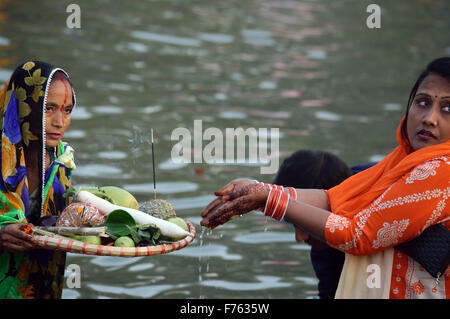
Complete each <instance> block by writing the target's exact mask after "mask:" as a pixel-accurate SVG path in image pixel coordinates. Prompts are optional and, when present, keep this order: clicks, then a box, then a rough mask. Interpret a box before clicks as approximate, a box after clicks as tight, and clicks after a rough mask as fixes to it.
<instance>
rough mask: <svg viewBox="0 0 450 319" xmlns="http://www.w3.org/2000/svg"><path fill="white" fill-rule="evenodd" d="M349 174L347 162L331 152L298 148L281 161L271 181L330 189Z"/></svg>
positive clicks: (283, 184)
mask: <svg viewBox="0 0 450 319" xmlns="http://www.w3.org/2000/svg"><path fill="white" fill-rule="evenodd" d="M351 175H352V172H351V170H350V168H349V167H348V166H347V164H345V162H344V161H342V160H341V159H340V158H339V157H337V156H335V155H333V154H331V153H328V152H323V151H313V150H299V151H297V152H295V153H293V154H292V155H291V156H289V157H288V158H286V159H285V160H284V161H283V163H282V164H281V166H280V169H279V170H278V173H277V176H276V177H275V180H274V182H273V183H274V184H277V185H282V186H285V187H289V186H290V187H294V188H317V189H330V188H332V187H334V186H336V185H338V184H340V183H341V182H342V181H344V180H345V179H346V178H348V177H350V176H351Z"/></svg>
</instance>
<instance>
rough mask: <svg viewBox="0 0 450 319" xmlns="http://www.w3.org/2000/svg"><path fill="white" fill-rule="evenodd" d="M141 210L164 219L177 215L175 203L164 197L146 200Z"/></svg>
mask: <svg viewBox="0 0 450 319" xmlns="http://www.w3.org/2000/svg"><path fill="white" fill-rule="evenodd" d="M141 210H142V211H144V212H146V213H147V214H149V215H151V216H153V217H157V218H160V219H164V220H167V219H169V218H172V217H177V215H176V213H175V208H174V207H173V205H172V204H171V203H169V202H168V201H166V200H164V199H153V200H150V201H148V202H145V203H144V204H143V205H142V207H141Z"/></svg>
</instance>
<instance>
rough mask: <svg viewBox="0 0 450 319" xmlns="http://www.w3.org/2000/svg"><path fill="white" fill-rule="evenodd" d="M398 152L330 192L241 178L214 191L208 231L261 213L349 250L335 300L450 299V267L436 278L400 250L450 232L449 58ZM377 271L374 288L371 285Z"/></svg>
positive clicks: (421, 88)
mask: <svg viewBox="0 0 450 319" xmlns="http://www.w3.org/2000/svg"><path fill="white" fill-rule="evenodd" d="M397 143H398V146H397V147H396V148H395V149H394V150H393V151H392V152H391V153H390V154H388V155H387V156H386V157H385V158H384V159H383V160H382V161H380V162H379V163H378V164H376V165H374V166H372V167H370V168H368V169H366V170H364V171H362V172H360V173H358V174H355V175H353V176H351V177H349V178H347V179H346V180H345V181H344V182H342V183H341V184H339V185H337V186H335V187H333V188H331V189H329V190H323V189H294V188H283V187H281V186H277V185H267V184H264V183H259V182H255V181H252V180H236V181H232V182H230V183H229V184H227V185H225V186H224V187H223V188H221V189H220V190H218V191H216V192H215V195H216V196H218V198H216V199H215V200H214V201H212V202H211V203H210V204H209V205H208V206H207V207H205V209H204V210H203V211H202V214H201V215H202V217H203V219H202V221H201V225H202V226H207V227H210V228H215V227H217V226H219V225H221V224H224V223H226V222H227V221H229V220H230V219H232V218H234V216H236V215H241V214H245V213H247V212H250V211H253V210H256V209H259V210H262V211H264V213H265V215H266V216H271V217H272V218H274V219H276V220H286V221H288V222H290V223H292V224H295V225H296V226H297V227H299V228H300V229H301V230H302V231H303V232H306V233H307V234H308V235H310V236H313V237H314V238H316V239H318V240H320V241H322V242H325V243H327V244H328V245H329V246H331V247H334V248H337V249H339V250H341V251H343V252H345V253H346V254H345V262H344V267H343V270H342V273H341V278H340V281H339V285H338V289H337V292H336V296H335V297H336V298H393V299H403V298H440V299H443V298H450V267H449V266H448V265H447V266H446V267H445V269H446V270H445V271H444V273H440V274H439V276H438V277H437V278H434V277H432V276H431V275H430V273H428V272H427V271H426V270H425V269H424V268H423V267H422V266H421V264H419V263H418V262H417V261H416V260H414V259H413V258H412V257H410V256H408V255H407V254H405V253H403V252H401V251H400V250H398V249H395V246H397V245H399V244H401V243H405V242H408V241H410V240H412V239H414V238H416V237H418V236H420V235H421V234H422V233H423V232H424V231H425V230H427V229H428V228H429V227H431V226H433V225H438V224H440V225H443V226H444V228H446V230H447V231H448V230H449V229H450V210H448V209H447V207H448V204H449V203H448V198H449V194H450V193H449V192H450V191H449V189H450V188H449V184H448V181H449V176H450V58H449V57H443V58H439V59H436V60H434V61H431V62H430V63H429V64H428V65H427V67H426V68H425V70H423V71H422V73H421V74H420V75H419V77H418V79H417V80H416V83H415V84H414V86H413V88H412V90H411V93H410V96H409V100H408V104H407V109H406V112H405V115H404V116H403V118H402V119H401V121H400V124H399V126H398V128H397ZM371 265H377V267H378V269H379V271H376V276H377V279H376V280H375V284H373V283H371V284H368V281H367V280H368V272H367V270H368V269H370V268H369V267H371Z"/></svg>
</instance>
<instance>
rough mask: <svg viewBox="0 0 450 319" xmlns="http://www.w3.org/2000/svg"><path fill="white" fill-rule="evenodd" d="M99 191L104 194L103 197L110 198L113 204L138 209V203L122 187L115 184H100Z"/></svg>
mask: <svg viewBox="0 0 450 319" xmlns="http://www.w3.org/2000/svg"><path fill="white" fill-rule="evenodd" d="M99 191H100V192H102V193H104V194H106V196H105V198H104V199H106V200H109V199H112V202H113V204H115V205H119V206H123V207H128V208H133V209H139V204H138V201H137V200H136V198H135V197H134V196H133V195H131V193H130V192H128V191H126V190H124V189H123V188H120V187H117V186H102V187H99ZM94 194H95V193H94ZM96 195H97V194H96ZM100 197H101V196H100Z"/></svg>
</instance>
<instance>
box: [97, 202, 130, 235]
mask: <svg viewBox="0 0 450 319" xmlns="http://www.w3.org/2000/svg"><path fill="white" fill-rule="evenodd" d="M103 226H106V227H108V228H107V231H106V232H107V233H108V234H109V235H111V234H113V236H114V235H115V236H127V235H130V233H131V232H130V229H131V228H132V227H135V226H136V222H135V221H134V218H133V217H132V216H131V215H130V214H129V213H128V212H127V211H125V210H122V209H116V210H114V211H112V212H111V213H109V215H108V216H106V220H105V223H104V224H103Z"/></svg>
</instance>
